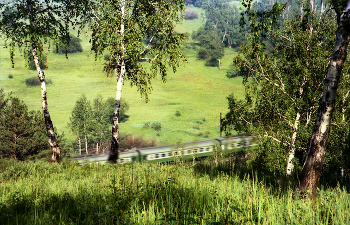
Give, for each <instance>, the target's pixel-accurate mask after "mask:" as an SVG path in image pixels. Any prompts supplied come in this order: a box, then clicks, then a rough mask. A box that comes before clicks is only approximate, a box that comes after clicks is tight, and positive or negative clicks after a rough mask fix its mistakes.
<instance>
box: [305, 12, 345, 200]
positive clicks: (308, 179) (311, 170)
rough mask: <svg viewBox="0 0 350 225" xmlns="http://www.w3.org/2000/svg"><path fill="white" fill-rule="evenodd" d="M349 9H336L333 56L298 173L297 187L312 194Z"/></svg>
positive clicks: (342, 54) (342, 59)
mask: <svg viewBox="0 0 350 225" xmlns="http://www.w3.org/2000/svg"><path fill="white" fill-rule="evenodd" d="M344 14H348V13H343V14H340V13H339V12H337V21H338V29H337V33H336V41H335V46H334V51H333V55H332V58H331V59H330V62H329V66H328V72H327V76H326V78H325V88H324V91H323V96H322V99H321V101H320V105H319V108H318V111H317V118H316V122H315V126H314V128H313V132H312V136H311V139H310V146H309V151H308V154H307V156H306V159H305V162H304V166H303V169H302V171H301V173H300V184H299V191H300V192H301V193H305V194H306V193H307V194H308V196H309V197H313V196H314V195H315V194H316V192H317V186H318V184H319V178H320V176H321V172H322V166H323V161H324V157H325V154H326V144H327V139H328V136H329V132H330V123H331V118H332V113H333V110H334V105H335V96H336V92H337V88H338V82H339V79H340V74H341V71H342V69H343V64H344V62H345V60H346V56H347V49H348V45H349V40H350V35H349V30H348V26H349V25H348V24H349V21H344V17H346V18H348V16H347V15H344Z"/></svg>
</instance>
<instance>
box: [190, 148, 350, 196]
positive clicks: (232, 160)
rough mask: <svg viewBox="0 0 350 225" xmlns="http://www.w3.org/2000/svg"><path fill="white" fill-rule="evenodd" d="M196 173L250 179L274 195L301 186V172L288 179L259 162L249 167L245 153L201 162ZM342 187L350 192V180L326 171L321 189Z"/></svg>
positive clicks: (321, 182)
mask: <svg viewBox="0 0 350 225" xmlns="http://www.w3.org/2000/svg"><path fill="white" fill-rule="evenodd" d="M194 171H195V173H197V174H199V175H204V174H206V175H209V177H210V178H211V179H214V178H216V177H217V176H219V175H220V174H227V175H229V176H231V177H232V176H236V177H238V178H239V179H241V180H244V179H249V180H251V181H252V182H257V183H261V184H263V185H265V186H266V187H269V188H270V189H271V191H272V193H273V194H274V195H281V194H285V193H286V192H288V191H290V190H296V188H297V187H298V184H299V180H298V174H299V172H300V171H295V172H294V174H293V175H292V176H291V177H286V176H285V174H284V173H283V174H282V173H279V172H271V171H269V170H268V169H266V168H264V166H262V165H259V162H253V163H250V165H247V156H246V153H245V152H238V153H235V154H231V155H230V156H227V157H225V158H221V159H219V160H217V161H215V159H213V158H208V159H207V160H201V161H199V162H198V163H197V164H196V165H195V166H194ZM337 186H340V187H341V188H345V189H346V190H347V192H349V190H350V181H349V179H343V180H342V182H341V179H340V177H339V176H335V174H334V173H332V172H331V171H325V172H324V173H323V176H322V177H321V179H320V187H322V188H335V187H337Z"/></svg>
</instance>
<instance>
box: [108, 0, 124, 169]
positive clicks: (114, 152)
mask: <svg viewBox="0 0 350 225" xmlns="http://www.w3.org/2000/svg"><path fill="white" fill-rule="evenodd" d="M121 4H122V6H121V9H120V10H121V14H122V21H121V25H120V35H121V37H122V39H124V17H125V1H124V0H122V1H121ZM124 54H125V46H124V43H123V41H122V45H121V56H120V59H119V64H120V72H118V68H117V66H118V65H117V66H116V68H115V73H116V77H117V88H116V98H115V106H114V112H113V126H112V142H111V151H110V155H109V158H108V161H110V162H112V163H116V162H117V159H118V150H119V110H120V98H121V95H122V88H123V80H124V76H125V73H126V71H125V59H124Z"/></svg>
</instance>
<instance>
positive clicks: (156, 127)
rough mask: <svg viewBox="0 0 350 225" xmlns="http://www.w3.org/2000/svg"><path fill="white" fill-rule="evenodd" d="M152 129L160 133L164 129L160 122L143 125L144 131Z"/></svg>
mask: <svg viewBox="0 0 350 225" xmlns="http://www.w3.org/2000/svg"><path fill="white" fill-rule="evenodd" d="M150 127H151V128H152V129H154V130H156V131H160V130H161V129H162V124H161V123H160V122H154V123H149V122H147V123H145V124H144V125H143V128H144V129H148V128H150Z"/></svg>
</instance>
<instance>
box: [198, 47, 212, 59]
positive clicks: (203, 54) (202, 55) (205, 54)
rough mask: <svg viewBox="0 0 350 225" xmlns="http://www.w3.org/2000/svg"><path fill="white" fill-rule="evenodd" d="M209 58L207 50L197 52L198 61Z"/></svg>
mask: <svg viewBox="0 0 350 225" xmlns="http://www.w3.org/2000/svg"><path fill="white" fill-rule="evenodd" d="M209 57H210V52H209V51H208V50H207V49H204V48H202V49H200V50H199V51H198V58H199V59H208V58H209Z"/></svg>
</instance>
